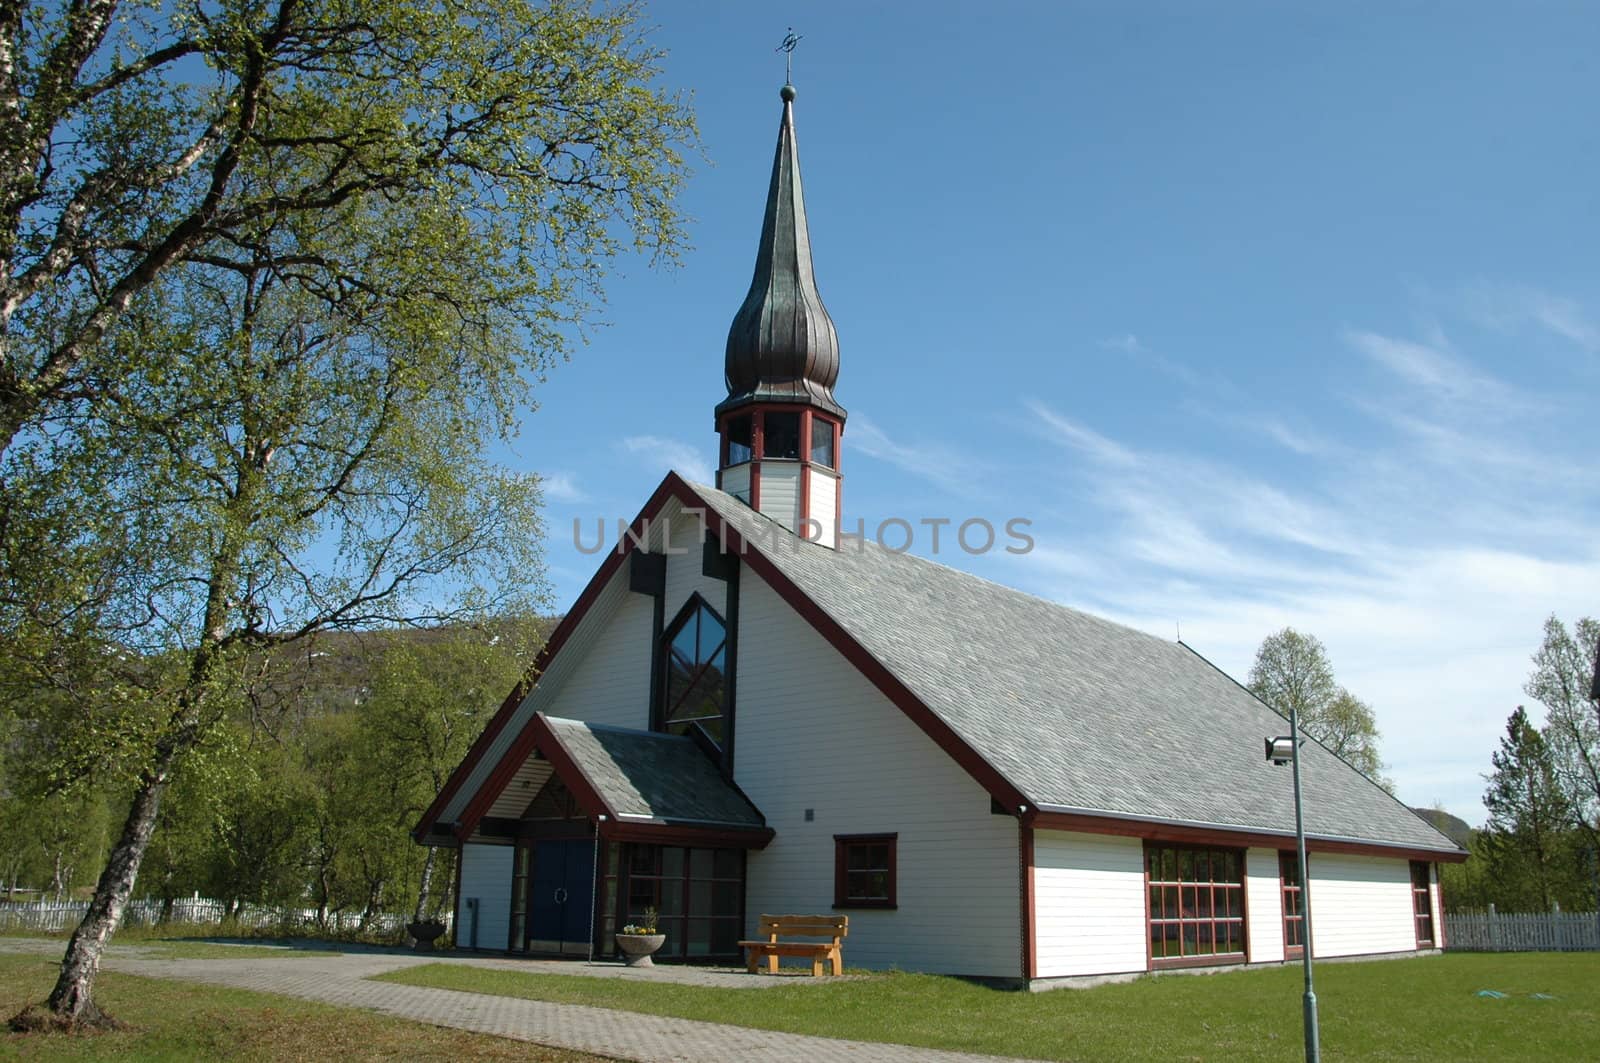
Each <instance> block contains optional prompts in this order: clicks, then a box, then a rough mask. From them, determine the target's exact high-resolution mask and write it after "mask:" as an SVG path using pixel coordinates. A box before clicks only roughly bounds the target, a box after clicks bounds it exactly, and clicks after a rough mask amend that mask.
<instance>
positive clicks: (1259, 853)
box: [1244, 849, 1284, 963]
mask: <svg viewBox="0 0 1600 1063" xmlns="http://www.w3.org/2000/svg"><path fill="white" fill-rule="evenodd" d="M1244 860H1245V863H1244V866H1245V881H1244V914H1245V923H1246V926H1245V941H1246V942H1248V947H1249V950H1250V952H1249V958H1250V962H1251V963H1276V962H1278V961H1280V960H1282V959H1283V958H1284V957H1283V883H1282V880H1281V879H1280V878H1279V877H1278V850H1276V849H1249V850H1246V852H1245V854H1244Z"/></svg>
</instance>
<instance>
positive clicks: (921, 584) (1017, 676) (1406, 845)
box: [417, 474, 1462, 859]
mask: <svg viewBox="0 0 1600 1063" xmlns="http://www.w3.org/2000/svg"><path fill="white" fill-rule="evenodd" d="M673 500H676V502H677V503H678V504H679V505H682V506H684V507H693V508H702V509H704V511H705V512H706V516H707V521H706V523H707V526H708V528H709V529H710V530H711V532H712V533H714V534H717V535H720V536H721V537H722V539H723V541H724V542H725V543H727V544H728V545H729V548H730V549H733V550H736V551H738V552H740V553H741V554H742V556H743V557H744V559H745V561H746V562H747V563H748V564H749V566H750V567H751V569H752V570H754V571H755V572H756V573H757V574H758V575H759V576H760V577H761V578H762V579H764V580H765V581H766V582H767V583H768V584H770V585H771V586H772V587H773V588H774V589H775V590H776V591H777V592H778V593H779V594H780V595H781V596H782V597H783V598H784V599H785V600H786V601H787V602H788V603H789V604H790V605H791V606H793V607H794V608H795V609H796V610H797V611H798V612H800V613H801V615H803V616H805V618H806V619H807V620H808V621H809V622H810V623H811V624H812V626H813V627H815V628H816V629H817V631H818V632H819V633H820V634H821V635H822V636H823V637H824V638H826V639H827V640H828V641H829V642H830V643H831V644H833V645H834V646H835V647H836V648H837V649H839V650H840V652H841V653H842V654H843V655H844V656H845V658H846V659H847V660H849V661H850V662H851V663H852V664H853V665H854V666H855V667H857V668H859V669H860V670H861V671H862V672H863V674H865V675H866V676H867V678H869V679H870V680H872V681H873V682H874V683H875V684H876V685H877V686H878V688H879V689H880V690H882V691H883V692H884V694H885V695H886V696H887V697H888V698H889V700H890V701H891V702H893V703H894V704H895V705H896V706H898V707H899V708H900V709H901V710H902V711H903V712H905V713H906V714H907V716H908V717H910V718H911V719H912V720H913V721H914V722H916V723H917V724H918V725H919V726H920V727H922V729H923V730H924V731H925V732H927V733H928V735H929V736H930V737H931V738H933V740H934V741H935V742H937V743H938V744H939V745H940V747H941V748H943V749H944V750H945V751H946V752H947V753H949V754H950V755H951V756H952V757H954V758H955V759H956V760H957V761H958V762H960V763H961V764H962V765H963V767H965V768H966V769H967V771H968V772H969V774H971V775H972V776H973V778H974V779H976V780H977V781H978V782H979V783H980V784H981V785H982V786H984V788H985V789H987V790H988V791H989V792H990V793H991V794H992V795H993V796H994V797H995V799H996V800H997V801H999V802H1000V803H1001V804H1002V805H1004V806H1006V807H1008V808H1009V809H1012V810H1015V811H1017V812H1018V813H1019V814H1021V815H1023V816H1024V818H1026V819H1029V820H1030V821H1032V820H1033V819H1034V818H1035V817H1038V821H1039V822H1040V823H1041V824H1044V825H1050V824H1051V823H1052V822H1054V823H1056V824H1057V825H1060V824H1063V823H1068V822H1070V823H1072V824H1075V825H1078V826H1081V827H1082V829H1090V830H1095V829H1100V830H1107V831H1110V832H1113V833H1146V834H1149V835H1151V836H1158V835H1161V834H1162V833H1165V834H1167V835H1168V836H1181V834H1175V833H1174V832H1181V831H1183V830H1185V829H1191V828H1194V829H1202V830H1205V831H1209V832H1212V833H1214V834H1216V833H1220V834H1224V835H1230V836H1232V835H1237V836H1238V837H1240V838H1243V837H1245V836H1252V837H1260V836H1266V837H1267V838H1269V839H1270V838H1273V837H1276V838H1282V837H1286V836H1292V835H1293V832H1294V811H1293V793H1292V789H1291V785H1292V784H1291V779H1290V773H1289V772H1288V771H1287V770H1285V769H1282V768H1276V767H1274V766H1273V765H1271V764H1269V763H1267V762H1266V760H1265V759H1264V757H1263V753H1262V749H1263V747H1262V739H1263V738H1266V737H1268V736H1273V735H1278V734H1281V733H1283V732H1284V731H1285V730H1286V729H1287V727H1286V721H1285V720H1284V719H1283V718H1282V717H1281V716H1279V715H1278V714H1277V713H1275V712H1274V711H1273V710H1271V709H1270V708H1268V707H1267V706H1266V705H1264V704H1263V703H1262V702H1260V701H1259V700H1257V699H1256V698H1255V697H1254V696H1253V695H1251V694H1250V693H1249V692H1248V691H1247V690H1245V689H1244V688H1242V687H1241V686H1239V684H1237V683H1236V682H1234V681H1233V680H1232V679H1230V678H1228V677H1227V676H1226V675H1224V674H1223V673H1222V672H1220V671H1219V670H1217V669H1216V668H1215V667H1213V666H1212V665H1211V664H1210V663H1209V662H1207V661H1206V660H1204V659H1203V658H1202V657H1200V656H1198V655H1197V654H1195V653H1194V652H1193V651H1191V650H1190V649H1189V648H1188V647H1186V646H1184V645H1182V644H1181V643H1170V642H1166V641H1164V640H1162V639H1159V638H1156V637H1155V636H1152V635H1148V634H1145V633H1143V632H1140V631H1136V630H1134V629H1132V628H1129V627H1125V626H1123V625H1121V624H1116V623H1113V622H1111V621H1108V620H1103V619H1101V618H1099V617H1095V616H1091V615H1089V614H1087V613H1083V612H1080V611H1078V610H1075V609H1071V608H1068V607H1066V606H1062V605H1058V604H1056V603H1053V602H1047V601H1044V600H1043V599H1040V598H1036V597H1033V596H1031V595H1028V594H1023V593H1022V592H1020V591H1015V590H1012V589H1010V588H1007V587H1002V586H1000V585H998V584H995V583H991V582H989V581H987V580H984V579H980V578H978V577H976V576H972V575H969V574H967V573H964V572H959V571H957V570H955V569H951V568H948V567H946V566H944V565H940V564H937V563H935V562H932V561H928V560H925V559H922V558H918V557H913V556H911V555H909V554H900V553H895V552H893V551H890V550H886V549H883V548H882V547H879V546H877V545H876V544H873V543H870V542H861V541H859V540H855V539H850V538H846V539H843V540H842V542H841V545H840V546H839V548H838V549H829V548H826V547H823V546H819V545H817V544H814V543H809V542H805V541H802V540H801V539H799V538H798V537H796V536H794V535H793V534H791V533H789V532H787V531H785V530H784V529H782V528H781V527H780V526H778V525H776V524H775V523H774V522H772V521H771V520H770V519H768V518H766V517H763V516H762V515H760V514H759V513H756V512H755V511H753V510H751V509H750V508H749V507H747V506H746V505H744V504H743V503H742V502H740V501H738V500H737V499H735V498H733V497H732V496H731V495H727V494H724V493H722V492H721V491H718V490H716V489H714V488H710V487H704V486H701V485H695V484H689V483H686V482H685V481H683V480H681V479H680V478H679V477H677V475H676V474H668V477H667V479H666V480H665V481H664V482H663V483H662V485H661V487H660V488H658V489H657V491H656V493H655V495H654V496H653V497H652V499H651V503H650V504H649V505H647V506H646V508H645V511H644V512H643V513H641V515H640V519H641V520H643V519H644V518H646V517H649V516H653V515H654V514H656V513H659V512H660V511H661V510H662V509H664V508H665V507H666V506H667V505H668V504H669V503H670V502H672V501H673ZM636 525H637V522H636ZM624 545H625V546H626V543H625V544H624ZM624 552H625V551H624ZM620 556H621V555H620V554H613V555H612V558H611V559H608V561H607V563H606V565H605V566H603V567H602V570H601V572H600V573H599V574H597V576H596V579H595V581H594V582H591V584H590V587H589V588H588V589H587V590H586V591H585V592H584V596H583V597H582V598H580V602H579V607H577V608H575V609H574V611H573V613H572V614H569V615H568V617H567V618H566V620H565V621H563V623H562V625H561V627H560V628H558V630H557V632H556V635H555V636H554V637H553V639H552V641H553V642H554V641H556V640H557V639H560V640H562V641H565V639H566V638H567V637H568V636H569V635H570V634H571V632H572V631H573V630H575V628H576V626H577V625H579V624H581V623H582V620H583V612H584V611H585V609H586V606H585V604H584V603H585V602H587V601H592V600H593V598H594V597H596V596H597V595H598V593H599V591H598V590H597V587H598V586H599V585H600V584H601V582H602V581H609V580H610V577H611V575H613V574H614V573H615V571H616V564H617V562H616V560H615V559H616V558H619V557H620ZM546 663H548V655H547V656H546ZM515 700H516V699H508V701H507V704H506V706H505V707H504V708H502V710H501V714H499V715H497V717H496V720H495V721H494V722H492V723H491V724H490V728H489V731H495V732H498V731H499V730H500V729H501V728H504V727H506V726H508V723H509V721H510V719H511V717H512V716H513V715H515V709H516V706H515V705H514V704H513V702H514V701H515ZM502 717H504V719H502ZM517 726H518V727H521V726H525V725H524V724H518V725H517ZM513 729H515V728H513ZM489 731H486V735H487V734H488V733H489ZM487 744H488V743H485V742H481V741H480V743H479V745H480V746H486V745H487ZM495 745H496V748H497V749H498V750H499V751H500V752H499V753H498V756H499V757H501V758H515V757H516V756H517V750H518V748H519V747H518V744H517V742H516V741H514V740H513V741H509V742H508V741H506V740H505V739H501V740H500V741H499V742H497V743H495ZM476 750H477V747H475V752H476ZM1304 750H1305V752H1304V756H1303V758H1302V771H1303V775H1304V786H1305V792H1306V831H1307V834H1308V835H1311V836H1313V837H1315V838H1317V839H1319V841H1320V845H1321V847H1323V848H1335V847H1339V846H1342V845H1352V846H1355V847H1357V848H1368V847H1372V848H1375V849H1377V850H1384V849H1393V850H1400V851H1409V852H1414V853H1416V854H1419V855H1427V856H1431V857H1432V858H1438V859H1459V858H1461V855H1462V854H1461V851H1460V850H1459V849H1458V848H1457V847H1456V846H1455V845H1454V844H1453V843H1452V842H1451V841H1450V840H1449V839H1448V838H1446V837H1445V836H1444V835H1442V834H1440V833H1439V832H1438V831H1436V830H1434V829H1433V828H1432V827H1431V826H1429V825H1428V824H1427V823H1425V822H1424V821H1423V820H1422V819H1421V818H1420V817H1418V816H1417V815H1416V814H1414V813H1413V812H1412V811H1411V810H1410V809H1409V808H1407V807H1406V806H1405V805H1403V804H1401V803H1400V802H1399V801H1398V800H1396V799H1395V798H1393V797H1392V796H1390V795H1389V794H1388V793H1386V792H1384V791H1383V790H1382V789H1381V788H1379V787H1378V786H1377V785H1375V784H1374V783H1372V782H1371V781H1370V780H1368V779H1367V778H1366V777H1365V776H1363V775H1361V773H1360V772H1358V771H1356V770H1355V769H1354V768H1352V767H1350V765H1348V764H1346V763H1345V762H1344V761H1342V760H1340V759H1339V758H1338V757H1336V756H1335V755H1334V754H1333V753H1331V752H1329V751H1328V750H1327V749H1325V748H1323V747H1322V746H1321V745H1319V744H1317V743H1315V742H1308V743H1306V745H1305V747H1304ZM508 768H509V769H510V770H514V769H515V765H514V764H510V763H503V764H501V765H499V767H498V768H496V767H495V766H494V765H489V766H482V765H479V764H477V763H476V761H475V758H474V756H473V755H469V757H468V759H467V761H464V762H463V764H462V765H461V766H460V767H458V768H457V770H456V773H455V774H454V775H453V776H452V778H451V781H450V784H449V785H447V787H446V792H445V793H442V794H441V795H440V797H441V800H440V801H436V802H435V806H436V807H435V808H434V809H430V810H429V814H428V816H426V817H425V818H424V820H423V822H422V823H421V824H419V826H418V829H417V834H418V837H419V838H422V837H423V836H424V835H425V834H427V832H428V831H429V830H431V829H432V826H433V823H434V822H435V820H437V819H438V818H439V814H440V813H441V812H443V810H444V808H445V804H446V802H447V801H448V804H449V806H450V807H451V808H452V809H459V808H460V807H462V801H461V800H460V799H457V800H448V798H447V796H446V795H447V794H453V793H455V791H456V790H457V789H458V788H459V787H461V786H462V785H463V784H464V783H465V782H466V780H467V778H468V777H469V776H470V777H471V778H472V779H474V780H475V785H476V786H479V787H482V786H483V785H484V782H485V780H486V779H494V778H501V777H506V776H507V769H508ZM482 804H483V802H482V800H480V801H479V802H478V805H479V806H480V807H481V806H482ZM1052 817H1054V818H1053V819H1052ZM465 826H466V827H468V828H470V824H467V825H465ZM1158 828H1159V829H1158ZM458 829H459V828H458ZM1263 844H1265V843H1263Z"/></svg>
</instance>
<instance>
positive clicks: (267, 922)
mask: <svg viewBox="0 0 1600 1063" xmlns="http://www.w3.org/2000/svg"><path fill="white" fill-rule="evenodd" d="M88 910H89V903H88V902H87V901H60V902H53V901H38V902H34V903H31V904H29V903H24V904H15V903H8V902H3V901H0V930H42V931H52V932H56V931H62V930H69V929H71V928H72V927H74V926H76V925H77V924H78V922H79V921H80V920H82V919H83V915H84V913H85V912H87V911H88ZM227 912H228V906H227V905H226V904H225V903H223V902H222V901H215V900H211V899H209V898H206V897H186V898H182V899H179V900H175V901H173V902H172V910H171V911H170V912H169V913H168V915H167V922H169V923H187V924H195V925H198V926H216V925H218V924H220V923H221V922H222V921H223V917H224V916H225V915H227ZM161 921H162V904H161V902H160V901H159V900H140V901H132V902H130V903H129V905H128V907H127V908H126V909H125V910H124V912H123V914H122V925H123V926H155V925H156V924H158V923H160V922H161ZM409 921H410V919H409V918H408V917H407V916H404V915H400V914H398V913H380V914H378V915H375V916H373V917H372V918H370V919H368V920H367V928H368V929H370V930H378V931H383V932H386V933H392V932H395V931H398V930H399V929H400V928H401V927H403V926H404V925H405V924H406V923H408V922H409ZM449 921H450V920H449V915H448V914H446V916H445V925H446V926H448V925H449ZM360 923H361V916H360V913H359V912H344V911H340V912H329V913H328V925H329V927H330V928H331V929H332V930H333V931H334V932H336V933H343V932H344V931H346V930H351V931H353V930H355V929H357V928H358V927H359V925H360ZM235 925H237V926H240V927H244V928H247V929H252V930H262V929H273V928H279V927H281V928H284V929H286V930H290V931H295V930H316V929H318V927H317V910H316V909H315V908H265V907H261V906H259V905H254V904H246V905H244V906H243V907H242V908H240V910H239V911H238V912H237V913H236V915H235Z"/></svg>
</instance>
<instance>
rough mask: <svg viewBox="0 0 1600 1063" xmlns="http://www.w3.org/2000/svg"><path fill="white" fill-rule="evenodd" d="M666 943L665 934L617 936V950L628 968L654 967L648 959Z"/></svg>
mask: <svg viewBox="0 0 1600 1063" xmlns="http://www.w3.org/2000/svg"><path fill="white" fill-rule="evenodd" d="M666 943H667V935H665V934H618V935H617V948H619V949H621V950H622V958H623V960H624V961H625V962H626V963H627V965H628V966H629V967H654V966H655V963H654V961H652V960H651V959H650V957H651V956H652V955H653V954H654V953H655V951H656V950H657V949H659V948H660V947H661V946H662V945H665V944H666Z"/></svg>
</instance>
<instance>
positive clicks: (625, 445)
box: [618, 436, 717, 484]
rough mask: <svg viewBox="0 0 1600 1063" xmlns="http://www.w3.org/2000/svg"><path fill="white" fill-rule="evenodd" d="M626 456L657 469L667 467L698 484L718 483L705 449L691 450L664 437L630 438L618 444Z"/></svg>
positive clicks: (692, 447) (680, 441)
mask: <svg viewBox="0 0 1600 1063" xmlns="http://www.w3.org/2000/svg"><path fill="white" fill-rule="evenodd" d="M618 446H619V447H621V448H622V450H623V452H624V453H627V454H633V455H636V456H639V457H642V458H644V459H646V460H647V461H648V462H649V464H650V465H651V466H652V467H654V468H660V467H662V466H665V467H666V468H669V469H673V470H674V471H676V472H677V473H678V474H679V475H681V476H683V477H685V478H687V479H689V480H693V481H694V482H696V483H702V484H709V483H714V482H715V481H716V476H717V474H716V470H715V469H713V468H712V467H711V463H710V462H708V461H707V460H706V458H705V455H704V453H702V448H700V447H694V446H690V445H689V444H688V443H685V442H683V441H682V440H678V439H667V438H665V437H662V436H628V437H626V438H625V439H623V440H622V441H621V442H620V443H619V444H618Z"/></svg>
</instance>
